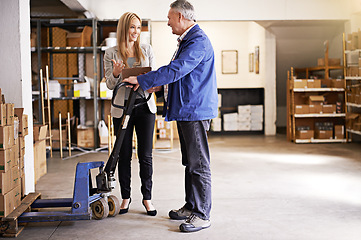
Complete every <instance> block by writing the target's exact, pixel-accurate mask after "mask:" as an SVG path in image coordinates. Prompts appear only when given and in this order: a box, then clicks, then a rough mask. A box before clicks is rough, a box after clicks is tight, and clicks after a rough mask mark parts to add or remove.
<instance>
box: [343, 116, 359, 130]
mask: <svg viewBox="0 0 361 240" xmlns="http://www.w3.org/2000/svg"><path fill="white" fill-rule="evenodd" d="M359 118H360V115H359V114H357V113H352V112H348V113H346V128H347V129H353V125H354V124H355V123H357V122H358V119H359Z"/></svg>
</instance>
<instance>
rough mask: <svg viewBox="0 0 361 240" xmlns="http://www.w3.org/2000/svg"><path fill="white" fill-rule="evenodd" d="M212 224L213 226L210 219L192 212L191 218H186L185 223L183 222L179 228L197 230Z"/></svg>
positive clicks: (188, 230) (187, 230) (189, 230)
mask: <svg viewBox="0 0 361 240" xmlns="http://www.w3.org/2000/svg"><path fill="white" fill-rule="evenodd" d="M210 226H211V221H210V220H203V219H202V218H200V217H198V216H197V215H194V214H192V215H190V216H189V218H188V219H187V220H186V222H185V223H182V224H181V225H180V226H179V229H180V230H181V231H182V232H196V231H199V230H202V229H204V228H209V227H210Z"/></svg>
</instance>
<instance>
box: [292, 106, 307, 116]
mask: <svg viewBox="0 0 361 240" xmlns="http://www.w3.org/2000/svg"><path fill="white" fill-rule="evenodd" d="M308 113H310V107H309V105H296V106H295V114H308Z"/></svg>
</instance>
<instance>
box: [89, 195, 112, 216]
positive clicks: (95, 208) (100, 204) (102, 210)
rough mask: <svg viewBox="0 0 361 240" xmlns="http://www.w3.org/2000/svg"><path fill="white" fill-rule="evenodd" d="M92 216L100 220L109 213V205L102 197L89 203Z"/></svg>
mask: <svg viewBox="0 0 361 240" xmlns="http://www.w3.org/2000/svg"><path fill="white" fill-rule="evenodd" d="M91 208H92V212H93V218H94V219H96V220H101V219H103V218H106V217H108V215H109V205H108V203H107V201H106V200H105V199H104V198H101V199H99V200H98V201H96V202H94V203H92V204H91Z"/></svg>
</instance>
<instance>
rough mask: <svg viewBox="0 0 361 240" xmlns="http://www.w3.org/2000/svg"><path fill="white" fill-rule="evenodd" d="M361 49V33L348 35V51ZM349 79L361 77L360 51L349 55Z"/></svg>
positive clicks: (347, 73)
mask: <svg viewBox="0 0 361 240" xmlns="http://www.w3.org/2000/svg"><path fill="white" fill-rule="evenodd" d="M360 48H361V31H360V30H359V31H358V32H353V33H350V34H348V36H347V41H346V50H350V51H352V50H356V49H360ZM346 56H347V59H346V62H347V68H346V76H347V77H359V76H361V58H360V56H359V52H358V51H354V52H349V53H348V54H347V55H346Z"/></svg>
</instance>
